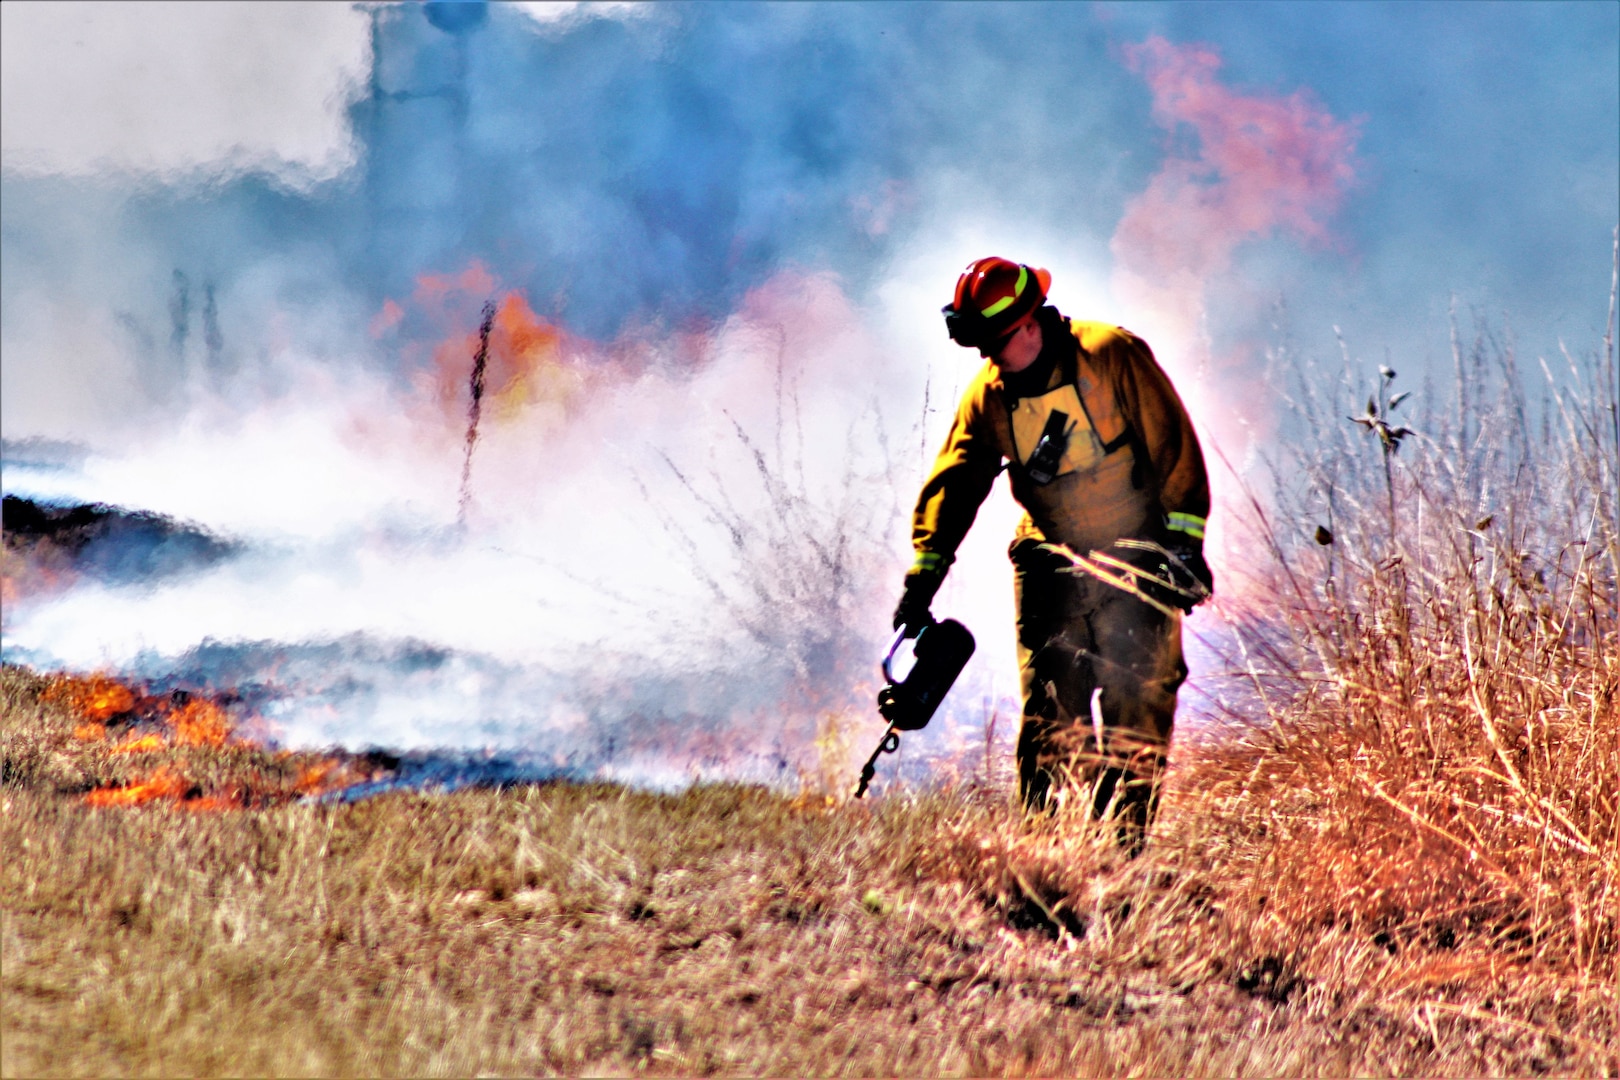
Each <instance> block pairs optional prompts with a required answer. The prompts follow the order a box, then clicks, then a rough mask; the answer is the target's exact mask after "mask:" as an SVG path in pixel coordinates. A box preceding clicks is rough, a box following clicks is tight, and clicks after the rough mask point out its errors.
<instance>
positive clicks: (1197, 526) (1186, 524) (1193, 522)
mask: <svg viewBox="0 0 1620 1080" xmlns="http://www.w3.org/2000/svg"><path fill="white" fill-rule="evenodd" d="M1206 520H1208V519H1207V518H1201V517H1199V516H1198V515H1197V514H1183V513H1179V512H1178V513H1174V514H1171V515H1170V516H1169V520H1168V521H1167V522H1166V524H1167V525H1168V526H1169V527H1170V528H1171V529H1173V530H1175V531H1176V532H1183V533H1186V534H1187V535H1188V536H1191V537H1192V538H1194V539H1195V540H1202V539H1203V538H1204V522H1205V521H1206Z"/></svg>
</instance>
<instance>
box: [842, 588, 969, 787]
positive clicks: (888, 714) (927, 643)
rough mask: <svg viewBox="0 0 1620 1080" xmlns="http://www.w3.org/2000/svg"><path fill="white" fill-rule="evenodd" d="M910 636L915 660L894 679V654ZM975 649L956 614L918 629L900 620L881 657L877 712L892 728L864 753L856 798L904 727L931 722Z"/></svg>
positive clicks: (911, 728)
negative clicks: (904, 673) (885, 652)
mask: <svg viewBox="0 0 1620 1080" xmlns="http://www.w3.org/2000/svg"><path fill="white" fill-rule="evenodd" d="M911 637H915V638H916V644H915V645H913V646H912V652H913V654H914V655H915V657H916V660H915V662H914V663H913V664H912V665H911V670H910V671H909V672H907V673H906V677H905V678H904V679H896V678H895V677H894V658H895V654H896V653H898V652H899V651H900V645H901V644H902V643H903V642H904V641H905V640H906V639H907V638H911ZM972 655H973V635H972V634H970V633H969V632H968V628H967V627H965V626H963V625H962V624H961V623H959V622H957V621H956V620H955V619H946V620H945V621H943V622H930V623H929V624H928V625H926V626H923V627H921V628H918V629H915V630H914V629H912V628H911V627H909V626H905V625H902V626H901V627H900V628H899V629H898V630H896V631H895V634H894V640H893V641H891V642H890V643H889V651H888V653H887V654H886V655H885V656H884V657H883V664H882V669H883V679H884V682H885V685H884V687H883V689H881V690H879V691H878V696H877V705H878V714H879V715H880V716H882V717H883V719H885V720H887V721H888V722H889V729H888V730H887V731H885V732H884V733H883V738H882V740H881V741H879V742H878V747H877V749H876V750H874V751H872V756H871V757H869V758H867V759H866V764H865V765H864V766H862V768H861V782H860V784H859V785H858V786H857V787H856V788H855V797H856V798H857V799H859V798H861V797H862V796H863V795H865V794H866V789H867V787H868V786H869V785H870V784H871V783H872V777H873V776H874V775H875V774H876V772H877V760H878V758H879V757H880V756H882V755H883V754H892V753H894V752H895V751H896V750H898V749H900V733H901V732H902V731H920V730H922V729H923V728H925V727H927V726H928V721H930V720H932V719H933V718H934V713H935V712H936V711H937V710H938V709H939V705H940V702H942V701H944V700H945V694H946V693H947V692H948V691H949V690H950V688H951V684H953V683H954V682H956V677H957V676H958V675H960V674H962V668H963V667H964V666H965V665H966V664H967V662H968V658H969V657H970V656H972Z"/></svg>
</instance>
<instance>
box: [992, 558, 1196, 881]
mask: <svg viewBox="0 0 1620 1080" xmlns="http://www.w3.org/2000/svg"><path fill="white" fill-rule="evenodd" d="M1012 557H1013V567H1014V575H1013V590H1014V597H1015V600H1016V602H1017V606H1018V666H1019V673H1020V676H1021V678H1022V683H1023V694H1024V712H1023V717H1022V720H1021V722H1020V726H1019V731H1018V789H1019V795H1020V796H1021V797H1022V799H1023V803H1024V807H1025V808H1026V809H1027V810H1030V811H1044V810H1048V809H1051V808H1052V807H1053V805H1054V803H1055V801H1056V798H1057V796H1058V793H1059V792H1068V793H1069V794H1065V795H1064V796H1062V798H1064V799H1073V798H1086V799H1088V800H1089V801H1090V802H1091V807H1092V813H1093V814H1094V815H1095V816H1097V817H1098V818H1103V817H1113V818H1114V819H1115V820H1117V821H1118V822H1119V839H1120V842H1121V844H1122V845H1124V846H1126V847H1128V848H1130V849H1132V850H1140V848H1141V845H1142V842H1143V840H1144V838H1145V835H1146V830H1147V827H1148V825H1150V824H1151V823H1152V821H1153V816H1154V814H1155V813H1156V811H1157V809H1158V801H1159V786H1160V783H1161V781H1162V777H1163V773H1164V766H1165V760H1166V755H1167V754H1168V752H1169V748H1170V733H1171V730H1172V728H1173V727H1174V725H1175V714H1176V691H1177V690H1178V689H1179V688H1180V687H1181V684H1182V682H1183V681H1185V680H1186V678H1187V665H1186V663H1185V662H1184V661H1183V659H1182V655H1181V616H1180V615H1179V614H1177V615H1165V614H1164V613H1163V612H1160V611H1158V610H1156V609H1155V608H1153V607H1150V606H1149V605H1147V604H1144V603H1143V602H1142V601H1140V600H1138V599H1137V598H1136V597H1134V596H1132V595H1130V594H1129V593H1126V592H1122V591H1120V590H1119V589H1116V588H1114V587H1113V586H1110V585H1107V584H1105V583H1103V582H1101V581H1098V580H1096V579H1095V578H1092V577H1090V576H1088V575H1086V574H1083V573H1069V572H1062V571H1061V570H1060V569H1059V566H1060V565H1061V564H1054V562H1053V560H1051V558H1050V557H1049V556H1048V557H1045V558H1042V557H1040V556H1039V555H1038V554H1037V553H1035V552H1034V551H1033V545H1032V544H1028V543H1027V542H1026V544H1025V545H1022V546H1021V547H1015V548H1014V550H1013V552H1012ZM1099 721H1100V722H1099ZM1099 734H1100V736H1101V738H1100V741H1099V737H1098V736H1099Z"/></svg>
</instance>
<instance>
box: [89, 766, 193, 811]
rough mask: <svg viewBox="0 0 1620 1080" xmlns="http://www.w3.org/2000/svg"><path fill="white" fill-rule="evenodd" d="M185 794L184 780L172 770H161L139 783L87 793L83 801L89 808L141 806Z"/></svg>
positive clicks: (178, 797)
mask: <svg viewBox="0 0 1620 1080" xmlns="http://www.w3.org/2000/svg"><path fill="white" fill-rule="evenodd" d="M185 793H186V781H185V779H184V778H183V777H182V776H180V774H179V773H177V772H175V771H174V770H173V769H168V768H163V769H159V770H158V771H157V772H155V773H153V774H152V775H151V776H150V777H148V778H147V779H146V780H143V781H141V782H140V783H136V784H126V785H125V786H124V787H120V788H101V789H99V790H97V791H92V792H89V793H88V794H86V795H85V797H84V801H85V802H86V803H88V804H90V805H91V806H143V805H145V804H146V803H149V802H151V801H153V800H154V799H175V800H179V799H180V798H181V796H183V795H184V794H185Z"/></svg>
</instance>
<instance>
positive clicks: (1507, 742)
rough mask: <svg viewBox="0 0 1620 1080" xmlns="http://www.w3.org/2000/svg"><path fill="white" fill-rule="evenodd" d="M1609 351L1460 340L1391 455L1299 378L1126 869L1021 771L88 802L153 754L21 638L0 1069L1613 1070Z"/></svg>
mask: <svg viewBox="0 0 1620 1080" xmlns="http://www.w3.org/2000/svg"><path fill="white" fill-rule="evenodd" d="M1493 350H1494V351H1493ZM1612 356H1613V354H1612V347H1611V348H1610V351H1608V352H1607V353H1606V354H1600V356H1599V357H1598V359H1597V362H1596V365H1595V368H1594V366H1593V365H1590V364H1588V365H1587V366H1585V367H1582V366H1580V365H1573V364H1572V365H1571V366H1572V376H1571V378H1570V379H1569V380H1565V381H1562V382H1560V381H1558V380H1553V379H1551V377H1550V376H1549V383H1550V385H1551V386H1552V390H1550V391H1549V395H1548V404H1547V407H1546V418H1547V420H1546V423H1545V425H1544V427H1543V429H1542V431H1541V433H1540V434H1539V435H1538V434H1537V431H1536V428H1537V424H1538V421H1536V420H1534V419H1532V417H1531V414H1533V413H1534V410H1532V409H1527V407H1526V406H1525V403H1524V399H1523V395H1522V393H1520V391H1519V387H1520V385H1521V384H1520V383H1519V373H1518V372H1517V371H1516V370H1515V369H1514V365H1513V362H1512V356H1511V351H1504V350H1503V349H1502V348H1501V347H1500V346H1498V345H1496V344H1495V343H1493V342H1491V341H1490V340H1489V339H1488V338H1485V337H1481V338H1480V339H1479V340H1478V341H1476V343H1475V344H1474V346H1473V347H1472V349H1463V348H1462V347H1461V346H1460V345H1459V352H1458V364H1457V369H1458V372H1459V387H1458V393H1457V395H1456V397H1457V399H1458V404H1459V407H1458V408H1457V410H1456V411H1455V414H1454V416H1453V417H1452V418H1451V421H1450V422H1449V423H1448V422H1447V418H1446V417H1445V416H1443V415H1440V414H1439V411H1438V410H1431V412H1430V414H1429V417H1428V419H1427V421H1426V422H1425V424H1424V425H1420V427H1422V429H1423V431H1424V434H1421V435H1411V436H1402V439H1403V440H1405V441H1404V445H1403V448H1402V449H1401V451H1400V453H1399V454H1398V455H1391V456H1386V455H1385V454H1384V453H1383V452H1382V451H1381V450H1380V448H1379V444H1378V443H1377V442H1375V441H1373V440H1371V439H1369V438H1364V437H1363V436H1362V435H1361V433H1360V432H1359V431H1358V429H1357V428H1356V427H1354V426H1352V425H1351V424H1349V423H1348V422H1347V421H1346V420H1344V418H1343V414H1344V412H1345V411H1346V404H1345V402H1346V400H1358V399H1359V394H1358V395H1348V394H1346V393H1342V392H1337V391H1333V392H1329V391H1327V390H1324V389H1323V388H1324V387H1325V386H1328V385H1330V384H1331V380H1328V379H1325V378H1322V377H1321V374H1322V373H1321V372H1319V371H1318V372H1316V373H1315V374H1314V375H1313V376H1312V378H1311V379H1307V380H1305V382H1304V384H1303V385H1304V387H1305V389H1304V391H1303V392H1302V393H1301V395H1300V396H1299V398H1298V403H1299V408H1300V411H1301V414H1302V416H1303V417H1304V418H1305V420H1306V422H1307V423H1308V424H1311V425H1314V427H1315V430H1317V431H1319V432H1321V433H1323V439H1322V441H1320V442H1318V443H1317V444H1316V445H1315V447H1314V448H1313V449H1312V450H1310V451H1309V452H1308V453H1305V454H1303V455H1302V456H1300V457H1298V458H1294V459H1289V460H1279V461H1278V463H1277V464H1278V467H1279V475H1282V476H1286V477H1289V478H1290V479H1289V482H1287V483H1283V484H1280V485H1279V494H1278V496H1277V497H1276V499H1275V500H1274V501H1271V502H1270V503H1268V505H1267V506H1266V507H1265V508H1264V510H1262V509H1260V507H1259V506H1258V504H1257V506H1256V509H1255V511H1254V513H1255V520H1254V523H1253V524H1254V530H1255V531H1254V535H1255V536H1257V537H1258V538H1259V543H1260V544H1261V545H1262V546H1264V547H1269V551H1270V556H1271V557H1270V558H1269V559H1257V560H1256V563H1257V564H1258V563H1261V562H1263V563H1265V566H1266V569H1265V571H1264V580H1263V581H1262V582H1260V583H1259V584H1258V585H1256V586H1255V587H1254V588H1253V589H1252V590H1251V593H1252V595H1255V596H1259V597H1263V599H1264V605H1265V615H1264V617H1263V618H1261V617H1258V616H1250V615H1245V613H1244V611H1243V610H1239V609H1238V608H1237V607H1236V606H1234V607H1233V608H1231V609H1229V611H1228V614H1229V615H1230V616H1231V618H1232V619H1233V621H1234V622H1235V623H1236V624H1237V625H1238V626H1239V627H1240V631H1241V632H1240V633H1239V634H1238V635H1237V637H1236V638H1235V639H1234V641H1235V644H1234V651H1235V655H1234V657H1233V667H1234V674H1236V675H1238V676H1240V677H1241V678H1240V679H1238V680H1237V681H1235V682H1234V683H1233V685H1232V686H1231V687H1229V691H1230V692H1229V693H1228V694H1227V696H1226V697H1225V699H1224V700H1225V702H1226V704H1227V707H1228V711H1229V714H1230V715H1229V718H1228V720H1227V722H1226V723H1225V724H1224V725H1222V726H1219V727H1218V728H1217V729H1214V730H1210V731H1207V732H1205V733H1204V735H1203V736H1202V737H1200V738H1196V739H1194V738H1186V739H1183V741H1182V742H1181V743H1180V744H1178V749H1177V758H1176V760H1175V761H1174V762H1173V766H1172V774H1171V786H1170V790H1169V791H1168V793H1167V796H1166V799H1165V804H1164V807H1163V811H1162V815H1161V819H1160V822H1159V824H1158V826H1157V827H1156V829H1155V831H1154V834H1153V836H1152V839H1151V842H1150V844H1149V847H1148V850H1147V853H1146V854H1145V855H1143V856H1142V857H1141V858H1139V859H1136V860H1134V861H1131V860H1125V859H1123V858H1122V857H1121V856H1120V854H1119V853H1118V852H1117V850H1116V849H1115V848H1114V847H1113V846H1112V845H1111V844H1110V843H1109V841H1108V839H1107V837H1106V836H1104V835H1102V834H1101V833H1100V832H1099V831H1098V830H1097V829H1095V828H1094V827H1092V826H1090V825H1089V824H1088V823H1086V822H1084V821H1082V820H1071V819H1070V818H1067V817H1064V816H1059V817H1058V818H1055V819H1051V820H1045V821H1041V822H1038V823H1034V824H1030V823H1026V822H1023V821H1021V820H1019V819H1018V818H1016V817H1015V816H1014V814H1013V813H1012V811H1011V810H1010V809H1009V807H1008V804H1007V798H1006V792H1005V791H1002V790H999V789H998V790H984V789H979V788H974V787H971V786H959V787H954V788H951V789H949V790H942V791H938V792H934V793H928V794H916V795H904V794H902V795H895V796H890V797H888V798H886V799H882V800H878V801H876V802H875V803H859V804H856V803H848V802H838V801H834V802H832V803H831V804H829V802H828V801H827V800H824V799H822V798H820V797H819V796H816V797H812V796H811V795H809V794H807V795H805V796H801V797H799V798H789V797H787V796H784V795H781V794H778V793H773V792H769V791H766V790H763V789H756V788H742V787H723V786H718V787H717V786H704V787H697V788H694V789H692V790H690V791H688V792H686V793H684V794H681V795H656V794H649V793H644V792H635V791H630V790H626V789H622V788H617V787H608V786H584V785H572V784H552V785H538V786H526V787H517V788H512V789H508V790H505V791H499V792H492V791H481V792H462V793H459V794H454V795H431V794H424V793H408V792H406V793H394V794H389V795H384V796H380V797H377V798H374V799H370V800H366V801H362V802H359V803H355V804H350V805H332V806H327V805H318V804H310V803H305V802H298V801H290V800H292V798H293V796H294V795H296V793H297V789H298V784H299V782H300V781H299V777H300V776H305V775H307V773H305V772H304V771H303V770H304V769H306V768H307V767H308V766H309V765H310V764H311V762H302V763H300V762H299V761H294V760H291V759H286V758H277V757H276V756H275V755H272V754H268V753H267V752H265V751H263V750H258V749H255V748H253V747H248V746H241V745H237V744H233V743H229V742H227V743H226V744H224V745H208V744H207V743H206V741H201V742H198V743H196V744H192V745H184V746H180V745H171V746H169V747H167V748H166V749H165V750H163V751H162V752H161V753H162V754H166V755H168V756H167V757H166V758H164V759H163V760H165V761H166V762H167V763H168V764H169V766H170V767H171V768H173V769H174V770H176V771H177V772H178V773H183V774H184V775H185V776H186V777H188V781H189V782H190V783H191V784H192V785H193V788H194V790H193V791H192V792H191V793H192V794H194V795H199V796H203V797H207V796H209V795H212V794H216V793H218V792H222V791H236V792H237V793H238V794H237V795H236V796H235V797H234V798H233V799H230V800H227V802H228V803H230V805H232V806H234V807H237V808H236V809H227V810H224V811H218V812H210V813H186V812H183V808H184V807H185V806H186V805H187V804H188V803H192V802H200V801H201V799H190V800H185V801H175V800H172V799H171V800H169V801H165V802H160V803H156V804H153V805H151V806H148V807H144V808H135V809H125V808H98V807H94V806H90V805H87V803H86V799H85V793H86V792H87V791H89V790H90V789H92V788H95V787H105V786H108V785H118V784H127V783H129V782H130V781H132V780H136V779H139V778H140V775H141V770H143V769H144V770H150V768H151V767H152V761H151V760H147V759H142V760H140V761H137V760H136V758H135V757H134V756H133V755H116V754H114V753H113V752H112V750H111V749H110V748H109V743H108V742H107V741H101V742H95V741H86V740H84V739H76V738H75V737H74V735H73V732H74V730H75V728H77V727H81V726H82V725H83V724H84V722H85V719H84V707H83V703H82V702H77V703H76V702H74V701H69V700H61V699H60V697H61V695H57V697H58V698H59V700H46V699H45V696H44V690H45V687H46V685H47V684H46V682H45V680H43V679H42V678H40V677H38V676H36V675H33V674H31V673H28V672H25V671H20V670H17V669H7V670H6V671H5V672H4V674H3V676H0V694H3V702H0V705H3V709H0V718H3V719H0V723H3V728H0V731H3V737H4V758H5V777H4V784H3V786H0V800H3V802H4V806H3V813H0V844H3V851H4V860H3V863H0V899H3V902H4V925H3V934H0V960H3V967H4V975H3V992H4V1016H3V1031H0V1034H3V1039H4V1041H3V1050H0V1069H3V1071H4V1073H5V1074H6V1075H8V1076H10V1075H70V1074H71V1075H112V1074H165V1075H169V1074H210V1075H211V1074H266V1075H269V1074H278V1075H280V1074H318V1075H340V1074H342V1075H349V1074H368V1075H370V1074H390V1075H392V1074H430V1073H431V1074H442V1073H454V1074H471V1073H500V1074H508V1073H548V1074H549V1073H569V1074H576V1073H579V1074H599V1073H614V1074H624V1073H630V1072H638V1071H645V1072H649V1073H679V1074H696V1073H702V1074H774V1075H788V1074H804V1075H830V1074H839V1075H879V1074H926V1075H936V1074H955V1075H969V1074H974V1075H989V1074H1048V1075H1051V1074H1074V1075H1088V1074H1096V1075H1118V1074H1134V1075H1166V1074H1196V1075H1295V1074H1298V1075H1345V1074H1357V1075H1370V1074H1379V1075H1385V1074H1388V1075H1412V1074H1423V1075H1439V1074H1447V1075H1528V1074H1536V1073H1556V1074H1580V1075H1610V1076H1612V1075H1616V1074H1620V1051H1617V1049H1616V1047H1620V781H1617V779H1616V778H1617V777H1620V722H1617V719H1616V717H1617V713H1620V647H1617V641H1620V527H1617V519H1616V505H1615V494H1614V493H1615V491H1616V476H1617V466H1620V427H1617V426H1616V423H1617V416H1616V412H1617V411H1616V410H1615V408H1614V406H1615V396H1616V391H1615V390H1614V387H1615V382H1614V362H1613V358H1612ZM1605 365H1606V366H1605ZM1583 371H1584V372H1588V374H1589V375H1592V373H1594V372H1595V376H1594V377H1591V378H1590V379H1589V381H1588V382H1586V383H1583V382H1581V378H1582V375H1581V373H1582V372H1583ZM1313 380H1314V381H1313ZM1375 381H1376V380H1375ZM1391 381H1392V380H1387V379H1386V380H1383V381H1382V383H1381V384H1379V385H1378V390H1377V392H1378V393H1379V394H1381V395H1382V397H1381V400H1380V401H1379V403H1378V404H1379V409H1380V412H1381V415H1383V416H1385V417H1388V416H1389V415H1390V411H1389V403H1388V398H1389V395H1388V393H1387V392H1386V391H1388V390H1389V386H1388V385H1387V384H1388V383H1389V382H1391ZM1465 420H1466V424H1465V423H1464V422H1463V421H1465ZM1341 429H1342V430H1341ZM1341 436H1342V438H1341ZM1486 518H1490V519H1491V520H1490V521H1486V520H1485V519H1486ZM1282 522H1287V523H1288V524H1287V526H1286V527H1283V526H1282V525H1281V524H1280V523H1282ZM1317 524H1321V525H1323V526H1325V527H1327V528H1328V529H1330V530H1331V532H1332V533H1333V534H1334V538H1333V543H1331V544H1329V545H1325V546H1318V545H1317V544H1316V543H1315V542H1313V541H1311V539H1310V533H1311V531H1313V529H1314V526H1315V525H1317ZM829 738H830V736H829ZM834 741H836V740H834ZM233 785H234V787H233ZM255 792H260V793H265V792H268V793H270V794H267V795H263V796H259V797H256V796H255V795H254V794H253V793H255Z"/></svg>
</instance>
